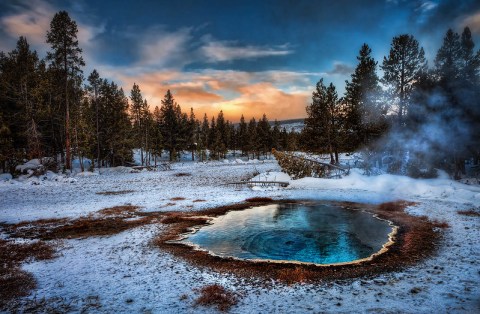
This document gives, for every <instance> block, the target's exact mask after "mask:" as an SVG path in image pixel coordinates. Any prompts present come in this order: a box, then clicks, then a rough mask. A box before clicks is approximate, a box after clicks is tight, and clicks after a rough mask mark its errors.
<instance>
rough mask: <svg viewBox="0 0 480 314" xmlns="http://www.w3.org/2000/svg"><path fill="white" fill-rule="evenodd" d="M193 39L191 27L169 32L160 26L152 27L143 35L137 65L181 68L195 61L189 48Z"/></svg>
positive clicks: (139, 44)
mask: <svg viewBox="0 0 480 314" xmlns="http://www.w3.org/2000/svg"><path fill="white" fill-rule="evenodd" d="M191 41H192V35H191V29H190V28H182V29H179V30H177V31H174V32H167V31H165V30H163V29H162V27H160V26H155V27H152V28H150V29H149V30H148V31H147V32H146V33H145V35H144V36H142V38H141V40H140V42H139V43H138V47H139V49H140V55H139V60H138V61H137V65H140V66H155V67H157V68H181V67H183V66H184V65H186V64H189V63H191V62H193V61H194V60H192V58H191V56H189V55H190V51H189V49H188V45H189V43H190V42H191Z"/></svg>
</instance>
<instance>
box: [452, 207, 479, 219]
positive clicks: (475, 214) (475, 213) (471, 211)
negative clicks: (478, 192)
mask: <svg viewBox="0 0 480 314" xmlns="http://www.w3.org/2000/svg"><path fill="white" fill-rule="evenodd" d="M457 213H458V214H459V215H464V216H469V217H480V212H478V211H476V210H474V209H473V208H472V209H468V210H459V211H458V212H457Z"/></svg>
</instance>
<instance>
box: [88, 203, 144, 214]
mask: <svg viewBox="0 0 480 314" xmlns="http://www.w3.org/2000/svg"><path fill="white" fill-rule="evenodd" d="M139 209H140V207H138V206H132V205H123V206H114V207H109V208H104V209H102V210H99V211H98V212H97V213H98V214H100V215H101V216H121V217H124V216H129V217H131V216H135V214H136V213H137V212H138V210H139Z"/></svg>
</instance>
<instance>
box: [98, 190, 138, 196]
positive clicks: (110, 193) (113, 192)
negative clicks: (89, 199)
mask: <svg viewBox="0 0 480 314" xmlns="http://www.w3.org/2000/svg"><path fill="white" fill-rule="evenodd" d="M133 192H135V191H134V190H122V191H105V192H97V193H95V194H98V195H121V194H128V193H133Z"/></svg>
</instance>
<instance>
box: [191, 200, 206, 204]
mask: <svg viewBox="0 0 480 314" xmlns="http://www.w3.org/2000/svg"><path fill="white" fill-rule="evenodd" d="M206 201H207V200H202V199H196V200H193V202H194V203H199V202H206Z"/></svg>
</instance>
